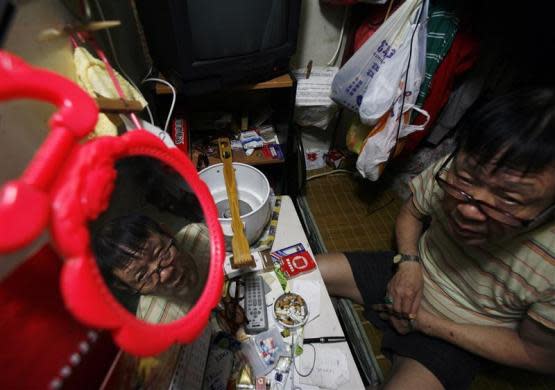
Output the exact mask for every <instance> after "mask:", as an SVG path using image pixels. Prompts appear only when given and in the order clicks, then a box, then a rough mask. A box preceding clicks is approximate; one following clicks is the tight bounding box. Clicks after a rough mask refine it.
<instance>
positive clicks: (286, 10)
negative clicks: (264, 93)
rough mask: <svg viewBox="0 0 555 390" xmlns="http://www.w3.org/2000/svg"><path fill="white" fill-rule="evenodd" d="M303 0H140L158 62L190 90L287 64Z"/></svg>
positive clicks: (263, 75) (265, 75)
mask: <svg viewBox="0 0 555 390" xmlns="http://www.w3.org/2000/svg"><path fill="white" fill-rule="evenodd" d="M300 5H301V1H300V0H234V1H229V0H202V1H201V0H185V1H179V0H159V1H151V0H137V1H136V6H137V11H138V14H139V18H140V20H141V24H142V26H143V30H144V33H145V38H146V41H147V43H148V47H149V51H150V55H151V57H152V59H153V61H154V64H155V66H156V67H157V68H158V70H159V71H160V72H161V73H162V74H163V76H164V77H166V78H167V79H169V80H170V81H171V82H172V83H174V84H175V86H176V87H177V88H178V89H179V90H180V91H181V92H182V93H185V94H188V95H196V94H202V93H206V92H213V91H216V90H218V89H221V88H222V87H224V86H227V85H232V84H238V83H246V82H249V83H250V82H258V81H263V80H268V79H271V78H273V77H275V76H278V75H281V74H283V73H286V72H287V71H288V70H289V59H290V58H291V56H292V55H293V53H294V52H295V49H296V45H297V30H298V27H299V16H300Z"/></svg>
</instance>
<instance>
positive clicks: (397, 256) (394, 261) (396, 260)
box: [393, 255, 403, 264]
mask: <svg viewBox="0 0 555 390" xmlns="http://www.w3.org/2000/svg"><path fill="white" fill-rule="evenodd" d="M402 257H403V255H395V256H394V257H393V264H397V263H399V262H400V261H401V258H402Z"/></svg>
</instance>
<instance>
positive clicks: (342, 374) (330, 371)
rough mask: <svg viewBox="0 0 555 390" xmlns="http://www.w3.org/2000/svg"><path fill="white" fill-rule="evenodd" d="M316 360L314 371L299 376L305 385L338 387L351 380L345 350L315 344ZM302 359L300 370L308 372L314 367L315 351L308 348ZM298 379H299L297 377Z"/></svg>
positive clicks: (326, 387)
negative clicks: (305, 375) (304, 375)
mask: <svg viewBox="0 0 555 390" xmlns="http://www.w3.org/2000/svg"><path fill="white" fill-rule="evenodd" d="M315 347H316V349H315V353H316V361H315V365H314V369H313V370H312V373H311V374H310V375H309V376H307V377H304V378H303V377H301V376H296V377H295V378H297V377H298V382H299V383H301V384H305V385H311V386H318V387H321V388H325V389H337V388H339V387H341V385H343V384H345V383H347V382H348V381H349V380H350V374H349V367H348V365H347V357H346V356H345V354H344V353H343V351H341V350H339V349H337V348H334V347H331V346H328V345H315ZM299 360H300V367H299V368H300V369H299V371H300V372H301V373H302V374H305V373H308V372H309V371H310V370H311V369H312V362H313V361H314V351H313V350H312V348H310V347H309V348H306V349H305V352H304V353H303V354H302V355H301V357H300V358H297V363H298V362H299ZM296 380H297V379H296Z"/></svg>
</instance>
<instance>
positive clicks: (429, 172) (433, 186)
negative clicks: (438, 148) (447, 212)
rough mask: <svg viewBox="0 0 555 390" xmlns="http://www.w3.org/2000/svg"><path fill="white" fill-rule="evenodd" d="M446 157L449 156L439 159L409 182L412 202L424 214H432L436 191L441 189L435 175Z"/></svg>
mask: <svg viewBox="0 0 555 390" xmlns="http://www.w3.org/2000/svg"><path fill="white" fill-rule="evenodd" d="M446 158H447V156H446V157H443V158H441V159H439V160H438V161H436V162H435V163H433V164H432V165H430V166H429V167H428V168H426V169H425V170H423V171H422V172H421V173H420V174H419V175H418V176H416V177H415V178H414V179H412V180H411V181H410V182H409V187H410V190H411V192H412V202H413V204H414V206H415V207H416V209H417V210H418V211H419V212H420V213H421V214H422V215H431V214H432V206H433V200H434V196H433V195H434V193H435V192H437V191H441V190H440V188H439V186H438V184H437V183H436V182H435V179H434V176H435V174H436V172H437V171H438V170H439V168H440V167H441V164H443V162H444V161H445V159H446Z"/></svg>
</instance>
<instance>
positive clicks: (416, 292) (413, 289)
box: [387, 261, 424, 318]
mask: <svg viewBox="0 0 555 390" xmlns="http://www.w3.org/2000/svg"><path fill="white" fill-rule="evenodd" d="M423 286H424V279H423V278H422V265H421V264H420V263H418V262H416V261H405V262H403V263H400V264H399V268H398V269H397V272H396V273H395V275H393V278H391V280H390V281H389V283H388V284H387V295H388V296H389V297H390V298H391V300H392V301H393V311H394V312H395V313H397V314H399V315H400V317H402V318H409V317H414V316H416V313H417V312H418V307H419V306H420V299H421V298H422V288H423Z"/></svg>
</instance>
